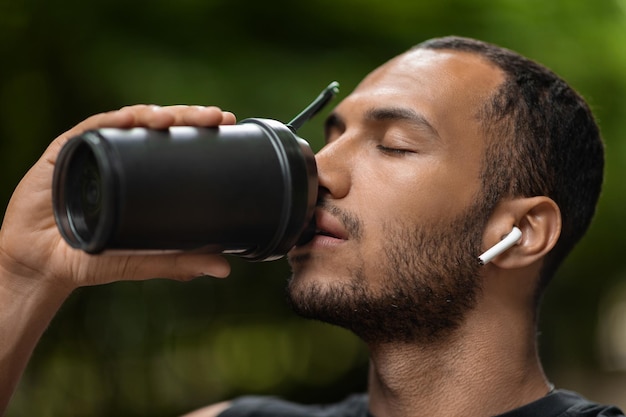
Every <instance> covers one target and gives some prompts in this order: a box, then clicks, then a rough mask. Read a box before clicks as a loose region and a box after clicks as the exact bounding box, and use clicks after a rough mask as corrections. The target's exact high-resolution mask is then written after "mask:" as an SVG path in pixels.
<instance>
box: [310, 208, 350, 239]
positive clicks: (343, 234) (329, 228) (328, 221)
mask: <svg viewBox="0 0 626 417" xmlns="http://www.w3.org/2000/svg"><path fill="white" fill-rule="evenodd" d="M315 225H316V227H315V235H316V236H326V237H330V238H334V239H339V240H348V237H349V236H348V232H347V230H346V228H345V227H344V226H343V224H342V223H341V221H339V219H337V218H336V217H335V216H333V215H332V214H330V213H329V212H327V211H325V210H323V209H317V210H316V211H315Z"/></svg>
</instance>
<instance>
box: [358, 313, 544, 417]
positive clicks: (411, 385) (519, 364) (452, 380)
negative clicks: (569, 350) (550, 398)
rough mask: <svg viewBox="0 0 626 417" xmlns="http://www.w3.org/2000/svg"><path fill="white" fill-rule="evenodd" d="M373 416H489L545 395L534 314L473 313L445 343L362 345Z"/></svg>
mask: <svg viewBox="0 0 626 417" xmlns="http://www.w3.org/2000/svg"><path fill="white" fill-rule="evenodd" d="M370 351H371V362H370V375H369V395H370V410H371V412H372V414H374V415H375V416H376V417H411V416H417V415H428V416H467V415H472V416H493V415H498V414H501V413H503V412H506V411H509V410H512V409H514V408H517V407H520V406H522V405H524V404H527V403H530V402H532V401H535V400H537V399H539V398H541V397H542V396H544V395H546V393H547V392H548V391H549V384H548V383H547V381H546V378H545V376H544V374H543V370H542V368H541V364H540V362H539V359H538V355H537V348H536V341H535V325H534V320H533V319H532V318H528V317H517V316H515V315H514V314H506V313H505V314H502V311H500V314H493V312H489V311H485V312H483V313H482V314H481V312H480V311H474V312H472V313H470V314H469V317H467V318H466V321H465V322H464V324H463V326H462V327H461V328H460V329H459V330H458V331H457V332H456V333H455V334H454V335H453V336H452V337H450V338H449V339H447V340H446V341H445V343H439V344H437V345H436V346H434V345H431V346H418V345H415V344H408V343H390V344H384V345H376V346H370Z"/></svg>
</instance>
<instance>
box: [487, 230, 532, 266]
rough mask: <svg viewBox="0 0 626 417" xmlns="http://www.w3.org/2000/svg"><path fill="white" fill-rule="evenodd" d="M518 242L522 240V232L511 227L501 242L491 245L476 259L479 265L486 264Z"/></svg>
mask: <svg viewBox="0 0 626 417" xmlns="http://www.w3.org/2000/svg"><path fill="white" fill-rule="evenodd" d="M520 240H522V231H521V230H520V229H519V228H517V227H515V226H513V230H511V233H509V234H508V235H506V236H505V237H504V238H503V239H502V240H501V241H499V242H498V243H496V244H495V245H493V246H492V247H491V248H489V249H487V250H486V251H485V253H483V254H482V255H480V256H479V257H478V261H479V262H480V264H481V265H485V264H488V263H489V262H491V261H492V260H493V258H495V257H496V256H498V255H500V254H501V253H502V252H504V251H505V250H507V249H510V248H511V247H513V246H515V245H517V244H518V243H519V242H520Z"/></svg>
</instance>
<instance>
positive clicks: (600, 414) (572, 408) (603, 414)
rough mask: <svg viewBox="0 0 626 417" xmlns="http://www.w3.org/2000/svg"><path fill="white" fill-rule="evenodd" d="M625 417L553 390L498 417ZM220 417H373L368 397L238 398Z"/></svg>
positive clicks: (614, 410) (618, 412)
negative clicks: (304, 401)
mask: <svg viewBox="0 0 626 417" xmlns="http://www.w3.org/2000/svg"><path fill="white" fill-rule="evenodd" d="M619 416H622V417H624V414H623V413H622V412H621V411H620V410H619V409H618V408H617V407H612V406H606V405H599V404H596V403H592V402H590V401H588V400H586V399H585V398H583V397H581V396H580V395H578V394H576V393H573V392H570V391H565V390H556V391H554V392H552V393H551V394H549V395H546V396H545V397H543V398H540V399H539V400H537V401H535V402H533V403H530V404H527V405H525V406H523V407H520V408H517V409H515V410H512V411H509V412H507V413H504V414H501V415H500V416H498V417H619ZM219 417H373V416H372V414H370V413H369V412H368V410H367V395H366V394H357V395H352V396H350V397H348V398H346V399H345V400H344V401H342V402H339V403H336V404H330V405H300V404H295V403H291V402H288V401H284V400H281V399H278V398H275V397H241V398H238V399H236V400H234V401H233V403H232V405H231V407H230V408H228V409H227V410H226V411H224V412H222V413H221V414H220V415H219Z"/></svg>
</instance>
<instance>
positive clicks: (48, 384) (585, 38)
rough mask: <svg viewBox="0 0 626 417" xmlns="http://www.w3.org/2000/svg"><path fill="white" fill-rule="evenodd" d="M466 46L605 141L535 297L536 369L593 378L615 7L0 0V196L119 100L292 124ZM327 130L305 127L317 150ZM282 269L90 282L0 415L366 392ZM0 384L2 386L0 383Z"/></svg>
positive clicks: (602, 288) (619, 48)
mask: <svg viewBox="0 0 626 417" xmlns="http://www.w3.org/2000/svg"><path fill="white" fill-rule="evenodd" d="M447 34H458V35H464V36H472V37H477V38H480V39H483V40H487V41H491V42H495V43H498V44H501V45H503V46H506V47H509V48H511V49H515V50H517V51H519V52H522V53H524V54H525V55H528V56H530V57H532V58H534V59H536V60H538V61H540V62H542V63H544V64H546V65H548V66H549V67H551V68H553V69H554V70H555V71H556V72H558V73H559V74H561V75H562V76H563V77H564V78H565V79H567V80H568V81H569V82H570V83H572V84H573V85H574V86H575V87H576V88H577V89H578V90H579V91H581V93H583V95H585V96H586V97H587V98H588V99H589V101H590V103H591V105H592V107H593V108H594V110H595V112H596V114H597V117H598V120H599V121H600V124H601V126H602V129H603V132H604V136H605V138H606V143H607V164H608V166H607V180H606V185H605V191H604V195H603V200H602V203H601V205H600V207H599V214H598V218H597V221H596V222H595V224H594V225H593V228H592V230H591V232H590V233H589V236H588V237H587V239H586V240H585V241H584V242H583V244H582V245H581V246H580V248H579V249H577V250H576V252H575V253H574V255H573V256H572V257H571V258H570V259H569V260H568V262H567V264H566V265H565V267H564V268H563V269H562V271H561V272H560V273H559V276H558V277H557V279H556V281H555V282H554V284H553V286H552V290H551V291H550V293H549V294H548V295H547V297H546V300H545V307H544V309H543V314H542V317H543V321H542V326H541V328H542V329H541V330H542V334H543V335H542V337H541V343H542V350H543V353H544V357H545V359H546V361H547V367H548V368H549V369H559V368H562V367H569V366H582V367H595V366H598V359H597V356H596V349H595V342H594V338H595V335H596V331H597V329H596V328H597V321H598V313H597V312H598V305H599V303H600V301H601V300H602V297H603V294H605V293H607V292H610V291H611V288H612V287H613V286H614V285H616V284H617V282H618V280H620V279H621V276H622V275H623V274H624V270H625V263H624V260H623V259H624V257H623V254H622V252H623V248H624V247H626V241H625V240H626V220H624V216H623V197H622V196H623V195H624V194H625V192H626V188H625V187H626V186H625V185H624V181H622V178H623V177H624V175H625V174H626V172H624V167H625V166H626V164H624V158H625V155H626V143H625V142H624V141H623V140H622V137H623V136H624V135H625V134H626V124H625V123H624V118H623V117H624V114H626V53H625V52H624V51H625V49H624V45H626V1H624V0H599V1H593V2H590V1H587V0H554V1H540V0H524V1H521V0H473V1H469V0H438V1H414V2H411V1H404V0H387V1H385V2H380V1H378V0H358V1H357V0H339V1H337V0H333V1H331V0H319V1H317V2H293V1H286V0H274V1H270V2H252V1H249V0H246V1H242V0H231V1H223V0H179V1H176V2H171V1H163V0H150V1H148V0H130V1H123V2H122V1H120V0H91V1H87V2H85V1H78V0H64V1H60V0H46V1H44V0H13V1H9V0H2V2H1V3H0V56H2V63H3V64H2V65H1V66H0V173H1V174H0V181H1V187H0V201H1V203H2V205H6V203H7V202H8V199H9V197H10V193H11V191H12V190H13V188H14V187H15V185H16V184H17V182H18V180H19V178H20V177H21V176H22V175H23V174H24V172H25V171H26V170H27V169H28V167H29V166H30V165H31V164H32V163H33V162H34V160H35V159H36V158H37V157H38V155H39V154H40V153H41V152H42V150H43V149H44V147H45V146H46V144H47V143H48V142H49V141H50V140H51V139H52V138H53V137H55V136H56V135H58V134H59V133H61V132H63V131H65V130H67V128H69V127H70V126H72V125H73V124H74V123H76V122H78V121H80V120H82V119H83V118H85V117H87V116H88V115H91V114H93V113H97V112H100V111H105V110H109V109H113V108H119V107H121V106H124V105H127V104H132V103H155V104H174V103H189V104H217V105H220V106H222V107H223V108H225V109H229V110H232V111H234V112H235V113H236V114H237V115H238V117H239V118H240V119H243V118H245V117H252V116H255V117H271V118H276V119H279V120H283V121H287V120H288V119H290V118H291V117H292V116H293V115H295V114H296V113H297V111H299V110H300V109H301V108H302V107H303V106H304V105H305V104H307V103H308V101H309V100H310V99H311V98H313V97H314V96H315V95H316V94H317V93H318V92H319V90H320V89H321V88H323V87H324V86H326V85H327V84H328V82H330V81H332V80H337V81H339V82H340V83H341V85H342V92H341V96H345V94H347V93H348V92H349V91H350V90H351V89H352V88H354V86H355V85H356V84H357V83H358V81H359V80H360V79H361V78H362V77H363V76H364V75H365V74H367V73H368V72H369V71H370V70H371V69H373V68H374V67H375V66H377V65H379V64H381V63H382V62H384V61H385V60H387V59H389V58H391V57H392V56H394V55H396V54H398V53H400V52H402V51H404V50H406V49H408V48H409V47H411V46H412V45H414V44H416V43H418V42H420V41H422V40H424V39H427V38H431V37H435V36H441V35H447ZM321 119H322V118H320V119H316V120H314V121H313V122H311V123H310V124H309V125H307V126H305V127H304V128H303V129H302V131H301V134H302V136H303V137H306V138H308V139H310V140H311V141H312V142H313V144H314V147H319V146H320V132H321V130H320V128H321ZM288 275H289V271H288V269H287V266H286V265H285V263H284V262H282V261H280V262H274V263H270V264H247V263H244V262H240V261H235V264H234V274H233V276H232V277H231V278H230V279H228V280H226V281H217V280H212V279H201V280H197V281H195V282H192V283H188V284H179V283H174V282H167V281H151V282H146V283H118V284H112V285H108V286H104V287H98V288H86V289H83V290H81V291H79V292H77V293H76V294H74V295H73V297H72V298H71V299H70V300H69V301H68V303H67V304H66V305H65V306H64V308H63V310H62V311H61V313H60V314H59V316H58V317H57V318H56V320H55V321H54V322H53V324H52V325H51V327H50V329H49V331H48V332H47V333H46V334H45V335H44V339H43V341H42V343H41V344H40V346H39V347H38V349H37V351H36V352H35V355H34V358H33V360H32V362H31V364H30V367H29V369H28V371H27V373H26V375H25V376H24V378H23V380H22V382H21V385H20V387H19V390H18V392H17V393H16V395H15V397H14V399H13V403H12V405H11V408H10V410H9V412H8V415H9V416H18V415H37V416H43V417H45V416H58V415H72V416H83V415H84V416H100V415H102V416H104V415H107V416H109V415H116V416H139V415H150V416H161V415H163V416H165V415H172V414H175V413H181V412H185V411H189V410H190V409H192V408H194V407H199V406H202V405H205V404H208V403H211V402H214V401H218V400H222V399H226V398H230V397H232V396H234V395H238V394H242V393H271V394H277V395H283V396H286V397H288V398H292V399H296V400H301V401H307V402H312V401H329V400H334V399H338V398H341V397H342V396H343V395H344V394H346V393H348V392H350V391H353V390H361V389H363V388H364V380H365V376H364V375H365V367H366V365H367V360H366V352H365V351H364V348H363V347H362V346H361V345H360V344H359V342H358V341H357V340H355V339H354V338H353V336H351V335H350V334H347V333H346V332H344V331H342V330H339V329H335V328H333V327H330V326H325V325H321V324H318V323H311V322H306V321H302V320H300V319H297V318H294V317H293V315H292V314H291V313H290V312H289V311H288V309H287V308H286V306H285V304H284V302H283V297H282V291H283V287H284V283H285V280H286V278H287V277H288ZM0 377H1V376H0Z"/></svg>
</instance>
